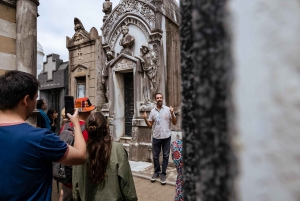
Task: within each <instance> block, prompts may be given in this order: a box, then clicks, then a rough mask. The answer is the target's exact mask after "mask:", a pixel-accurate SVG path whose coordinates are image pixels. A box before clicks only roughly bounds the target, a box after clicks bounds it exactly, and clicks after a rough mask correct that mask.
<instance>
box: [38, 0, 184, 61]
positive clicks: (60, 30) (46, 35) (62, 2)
mask: <svg viewBox="0 0 300 201" xmlns="http://www.w3.org/2000/svg"><path fill="white" fill-rule="evenodd" d="M104 1H105V0H40V5H39V7H38V13H39V15H40V16H39V17H38V18H37V40H38V42H39V43H40V44H41V46H42V47H43V50H44V54H45V56H44V61H45V60H46V55H49V54H52V53H55V54H59V55H60V59H63V61H68V49H67V48H66V36H69V37H70V38H72V37H73V35H74V33H75V31H74V17H77V18H78V19H80V20H81V22H82V24H83V26H84V28H85V30H86V31H87V32H89V31H90V30H91V28H92V27H95V28H96V29H97V30H98V33H99V35H102V34H101V29H100V27H102V23H103V22H102V19H103V16H104V13H103V12H102V8H103V7H102V4H103V2H104ZM110 1H111V2H112V3H113V9H114V8H115V6H116V5H117V4H118V3H119V2H120V0H110ZM177 2H179V0H177Z"/></svg>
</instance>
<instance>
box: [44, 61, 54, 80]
mask: <svg viewBox="0 0 300 201" xmlns="http://www.w3.org/2000/svg"><path fill="white" fill-rule="evenodd" d="M53 71H56V59H54V58H53V55H51V56H49V57H47V62H45V63H44V72H45V73H47V80H52V75H53Z"/></svg>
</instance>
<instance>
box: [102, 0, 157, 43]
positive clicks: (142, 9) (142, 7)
mask: <svg viewBox="0 0 300 201" xmlns="http://www.w3.org/2000/svg"><path fill="white" fill-rule="evenodd" d="M151 7H152V8H151ZM154 9H155V7H154V6H153V5H151V4H149V3H148V4H146V3H144V2H140V1H137V0H123V2H122V3H120V4H119V5H118V7H117V8H116V9H115V10H114V11H113V12H112V13H111V14H110V16H109V19H108V20H106V21H105V23H104V25H103V32H102V33H103V36H104V37H106V36H108V35H110V32H111V31H112V27H115V26H114V24H116V23H118V21H119V20H120V19H121V18H123V17H124V15H126V14H127V13H128V12H130V13H133V14H135V15H137V16H139V17H141V18H142V19H143V20H145V22H147V23H148V24H149V25H150V26H151V28H153V27H154V22H155V14H154Z"/></svg>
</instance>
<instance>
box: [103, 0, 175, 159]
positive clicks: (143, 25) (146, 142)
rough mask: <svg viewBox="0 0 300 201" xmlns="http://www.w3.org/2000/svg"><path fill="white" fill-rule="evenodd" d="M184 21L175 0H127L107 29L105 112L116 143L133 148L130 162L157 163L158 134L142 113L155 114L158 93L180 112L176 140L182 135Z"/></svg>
mask: <svg viewBox="0 0 300 201" xmlns="http://www.w3.org/2000/svg"><path fill="white" fill-rule="evenodd" d="M107 5H108V4H107ZM178 22H179V7H178V4H177V2H176V1H174V0H168V1H167V0H153V1H150V0H122V1H120V3H119V4H118V5H116V7H115V8H113V10H112V11H111V13H110V14H109V15H108V16H106V17H105V20H104V23H103V26H102V28H101V29H102V34H103V38H102V39H103V49H104V51H105V54H106V55H108V57H107V59H106V66H104V72H105V73H103V75H104V76H103V77H104V78H105V82H104V83H106V85H105V87H104V88H107V90H106V92H107V93H106V94H107V102H106V103H105V104H103V107H102V108H103V109H102V112H103V113H104V114H105V115H106V116H107V117H108V120H109V126H110V130H111V134H112V136H113V138H114V140H115V141H121V142H122V143H123V144H124V146H125V147H128V149H129V157H130V160H135V161H151V160H152V154H151V150H152V147H151V133H152V132H151V129H149V128H148V127H147V126H146V124H145V122H144V119H143V118H142V113H143V112H144V111H146V112H147V113H148V115H149V113H150V110H151V109H152V108H154V107H155V105H156V103H155V102H154V94H155V93H156V92H160V93H162V94H163V96H164V104H165V105H168V106H170V105H171V106H172V107H174V109H175V113H176V114H177V118H178V123H177V125H176V126H173V127H172V132H173V135H172V138H175V137H176V135H181V115H180V108H181V104H180V103H181V95H180V83H181V82H180V55H179V52H180V50H179V24H178ZM124 41H125V43H124ZM171 61H172V62H171Z"/></svg>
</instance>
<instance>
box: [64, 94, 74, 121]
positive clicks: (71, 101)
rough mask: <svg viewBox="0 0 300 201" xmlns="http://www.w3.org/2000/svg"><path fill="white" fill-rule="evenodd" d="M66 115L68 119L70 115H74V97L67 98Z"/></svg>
mask: <svg viewBox="0 0 300 201" xmlns="http://www.w3.org/2000/svg"><path fill="white" fill-rule="evenodd" d="M65 113H66V117H67V118H69V117H68V116H67V114H68V113H70V114H71V115H73V114H74V96H65Z"/></svg>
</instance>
